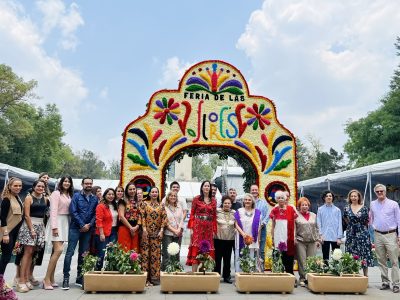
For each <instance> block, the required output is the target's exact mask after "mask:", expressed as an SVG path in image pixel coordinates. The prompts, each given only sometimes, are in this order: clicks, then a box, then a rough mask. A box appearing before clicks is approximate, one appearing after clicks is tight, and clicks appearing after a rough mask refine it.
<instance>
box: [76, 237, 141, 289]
mask: <svg viewBox="0 0 400 300" xmlns="http://www.w3.org/2000/svg"><path fill="white" fill-rule="evenodd" d="M96 263H97V257H94V256H92V255H86V256H85V257H84V263H83V268H82V273H83V274H84V275H83V278H84V285H83V286H84V290H85V291H86V292H133V293H135V292H143V291H144V288H145V284H146V277H147V273H146V272H142V270H141V268H140V257H139V255H138V254H137V253H136V252H135V251H133V250H131V251H125V250H124V249H122V247H121V246H120V245H119V244H114V243H109V244H108V245H107V247H106V253H105V257H104V264H105V265H104V268H103V269H102V270H101V271H93V270H94V268H95V266H96Z"/></svg>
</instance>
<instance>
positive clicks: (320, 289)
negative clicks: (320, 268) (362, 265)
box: [307, 273, 368, 294]
mask: <svg viewBox="0 0 400 300" xmlns="http://www.w3.org/2000/svg"><path fill="white" fill-rule="evenodd" d="M307 280H308V288H309V289H310V290H311V291H313V292H315V293H356V294H364V293H365V292H366V291H367V288H368V277H366V276H363V275H359V274H354V275H353V274H348V275H342V276H333V275H329V274H316V273H308V274H307Z"/></svg>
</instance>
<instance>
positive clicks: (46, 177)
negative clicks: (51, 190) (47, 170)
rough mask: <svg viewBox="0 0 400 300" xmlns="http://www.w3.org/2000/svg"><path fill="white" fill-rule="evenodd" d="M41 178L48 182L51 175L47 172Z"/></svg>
mask: <svg viewBox="0 0 400 300" xmlns="http://www.w3.org/2000/svg"><path fill="white" fill-rule="evenodd" d="M39 179H40V180H43V181H44V182H46V183H48V182H49V179H50V176H49V175H47V174H44V175H43V176H42V177H40V178H39Z"/></svg>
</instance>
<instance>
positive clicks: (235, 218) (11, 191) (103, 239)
mask: <svg viewBox="0 0 400 300" xmlns="http://www.w3.org/2000/svg"><path fill="white" fill-rule="evenodd" d="M46 175H47V174H46ZM47 180H48V175H47ZM81 184H82V189H81V191H80V192H77V193H73V191H74V187H73V181H72V178H71V177H70V176H64V177H62V178H61V179H60V181H59V182H58V185H57V188H56V190H55V191H54V192H53V193H51V194H50V192H49V190H48V187H47V181H46V179H43V178H39V179H38V180H37V181H35V182H34V183H33V185H32V190H31V191H30V192H29V193H28V195H27V196H26V197H25V200H24V201H22V200H21V199H20V197H19V194H20V192H21V189H22V181H21V179H19V178H10V180H9V181H8V183H7V185H6V186H5V187H4V190H3V193H2V195H1V198H2V201H1V218H0V219H1V230H0V238H1V250H2V255H1V259H0V275H3V274H4V272H5V269H6V266H7V264H8V263H9V261H10V258H11V255H12V252H13V250H14V248H15V245H18V249H19V251H18V254H17V259H16V264H17V265H18V268H17V274H16V277H15V279H14V282H15V286H16V290H17V291H18V292H22V293H24V292H28V291H29V290H31V289H32V288H33V286H34V285H38V284H39V282H38V281H37V280H36V279H35V278H34V277H33V269H34V265H35V264H40V263H41V259H42V257H43V251H44V246H45V243H49V244H52V254H51V257H50V261H49V264H48V268H47V273H46V276H45V277H44V279H43V282H42V285H43V288H44V289H46V290H52V289H54V288H55V287H57V286H58V285H57V283H56V282H55V278H54V273H55V269H56V265H57V262H58V260H59V257H60V255H61V253H62V251H63V246H64V243H65V242H67V243H68V246H67V250H66V253H65V258H64V267H63V282H62V289H69V284H70V271H71V261H72V257H73V255H74V252H75V249H76V247H77V246H78V244H79V247H78V266H77V277H76V284H77V285H80V286H81V285H82V273H81V269H82V263H83V254H84V253H85V252H87V251H90V252H91V253H93V254H95V255H97V256H98V257H99V259H98V263H97V266H96V268H97V269H98V270H100V269H101V268H102V267H103V263H104V262H103V260H104V249H105V248H106V245H107V244H108V243H110V242H113V243H115V242H118V243H119V244H120V245H121V247H123V248H124V249H125V250H126V251H129V250H134V251H136V252H137V253H139V254H140V256H141V264H142V269H143V270H144V271H147V274H148V278H147V285H148V286H151V285H156V284H159V279H160V271H161V270H165V268H166V266H167V263H168V260H169V254H168V252H167V248H168V245H169V244H170V243H171V242H177V243H178V244H179V245H181V241H182V236H183V233H184V230H185V226H184V224H185V223H184V221H185V218H186V216H187V212H188V208H187V204H186V200H185V199H184V198H181V197H179V190H180V185H179V183H178V182H176V181H174V182H172V183H171V184H170V191H169V192H168V193H167V195H166V197H165V198H164V199H162V200H161V199H160V191H159V189H158V188H157V187H151V188H150V190H149V191H146V192H148V196H147V199H144V197H143V194H144V191H143V190H142V189H140V188H137V187H136V186H135V184H134V183H128V184H127V185H126V187H125V188H123V187H121V186H118V187H117V188H115V189H113V188H108V189H106V190H105V191H104V192H102V191H101V188H99V187H93V180H92V179H91V178H84V179H82V183H81ZM374 190H375V193H376V195H377V200H375V201H373V202H371V206H370V209H368V208H367V207H366V206H365V205H364V203H363V200H362V196H361V194H360V192H358V191H356V190H352V191H350V193H349V195H348V201H349V203H348V205H347V206H346V207H345V209H344V213H343V216H342V213H341V211H340V209H339V208H337V207H336V206H335V205H334V204H333V201H334V198H335V196H334V194H333V193H332V192H331V191H326V192H324V193H323V194H322V199H323V200H324V205H323V206H321V207H320V208H319V209H318V213H317V214H314V213H312V212H311V211H310V201H309V200H308V199H307V198H305V197H302V198H300V199H299V200H298V201H297V207H294V206H292V205H290V204H288V198H289V193H288V192H286V191H277V192H276V193H275V199H276V201H277V205H276V206H275V207H273V208H272V209H271V211H269V206H268V204H267V202H266V201H265V200H264V199H260V197H259V189H258V185H256V184H253V185H252V186H251V187H250V193H246V194H245V195H244V197H243V201H242V203H240V202H239V201H237V199H236V198H237V193H236V190H235V189H234V188H231V189H229V190H228V195H226V196H223V197H222V200H221V201H220V203H218V204H217V200H216V198H215V193H216V186H214V185H213V184H211V182H209V181H204V182H202V184H201V187H200V195H198V196H196V197H194V199H193V201H192V206H191V211H190V218H189V220H188V224H187V229H188V230H189V231H190V244H189V249H188V255H187V260H186V264H187V265H188V266H192V270H193V271H197V269H198V266H199V261H198V259H197V257H198V254H199V253H200V251H201V249H200V245H201V244H202V243H203V241H208V242H209V245H210V253H209V254H210V255H211V256H212V257H213V258H214V259H215V261H216V265H215V271H216V272H219V273H220V274H221V275H222V277H223V279H224V281H225V282H227V283H231V282H232V281H231V269H230V265H231V256H232V253H234V255H235V269H236V271H240V266H239V263H238V261H239V259H238V258H239V257H240V255H241V250H242V249H243V247H244V246H245V244H247V245H248V246H249V249H250V254H251V255H252V256H253V257H254V258H256V262H257V269H258V270H259V271H264V266H265V244H266V239H267V224H268V222H269V220H271V224H272V229H271V239H272V244H273V246H274V247H275V248H277V249H280V251H281V254H282V262H283V265H284V268H285V271H286V272H288V273H292V274H293V273H294V272H293V264H294V258H295V257H296V258H297V261H298V266H299V277H300V278H299V279H300V285H305V261H306V258H307V257H308V256H313V255H315V253H316V249H317V247H320V246H321V247H322V252H323V258H324V259H325V260H328V258H329V254H330V249H332V250H333V249H335V248H338V247H339V246H340V244H341V241H342V237H343V224H344V225H345V231H346V244H345V247H346V251H347V252H350V253H352V254H353V255H357V256H359V257H360V258H361V259H362V261H363V270H364V274H365V275H367V274H368V273H367V272H368V267H369V266H372V265H373V256H372V246H371V241H370V236H369V231H368V226H369V224H371V225H372V227H373V229H374V231H375V249H376V254H377V257H378V262H379V268H380V270H381V273H382V281H383V284H382V289H388V288H390V281H389V277H388V270H387V266H386V260H387V257H388V258H389V259H390V261H391V263H392V286H393V292H396V293H397V292H398V291H399V268H398V255H399V253H398V252H399V245H400V231H399V230H400V212H399V206H398V204H397V203H396V202H395V201H392V200H390V199H387V198H386V187H385V186H384V185H379V184H378V185H377V186H376V187H375V189H374ZM47 212H49V213H47ZM343 220H344V222H343V224H342V221H343ZM249 240H250V242H249ZM282 245H283V247H282ZM41 253H42V254H41ZM18 257H19V259H18ZM178 257H179V254H178ZM222 265H223V269H222V270H221V268H222Z"/></svg>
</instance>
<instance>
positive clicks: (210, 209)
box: [186, 181, 217, 272]
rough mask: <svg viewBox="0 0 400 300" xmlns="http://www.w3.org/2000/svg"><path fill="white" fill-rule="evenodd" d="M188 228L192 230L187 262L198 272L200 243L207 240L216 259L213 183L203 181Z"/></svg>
mask: <svg viewBox="0 0 400 300" xmlns="http://www.w3.org/2000/svg"><path fill="white" fill-rule="evenodd" d="M188 228H189V229H190V230H191V235H190V244H189V252H188V256H187V260H186V264H187V265H188V266H192V271H193V272H196V271H197V267H198V265H199V261H198V260H197V255H198V254H199V247H200V243H201V242H202V241H203V240H205V241H208V242H209V243H210V245H211V247H210V253H209V254H210V256H211V257H212V258H215V252H214V240H213V238H214V235H215V234H216V233H217V201H216V200H215V198H213V197H212V195H211V183H210V182H209V181H203V182H202V184H201V186H200V195H198V196H196V197H194V199H193V201H192V209H191V213H190V219H189V222H188Z"/></svg>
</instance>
